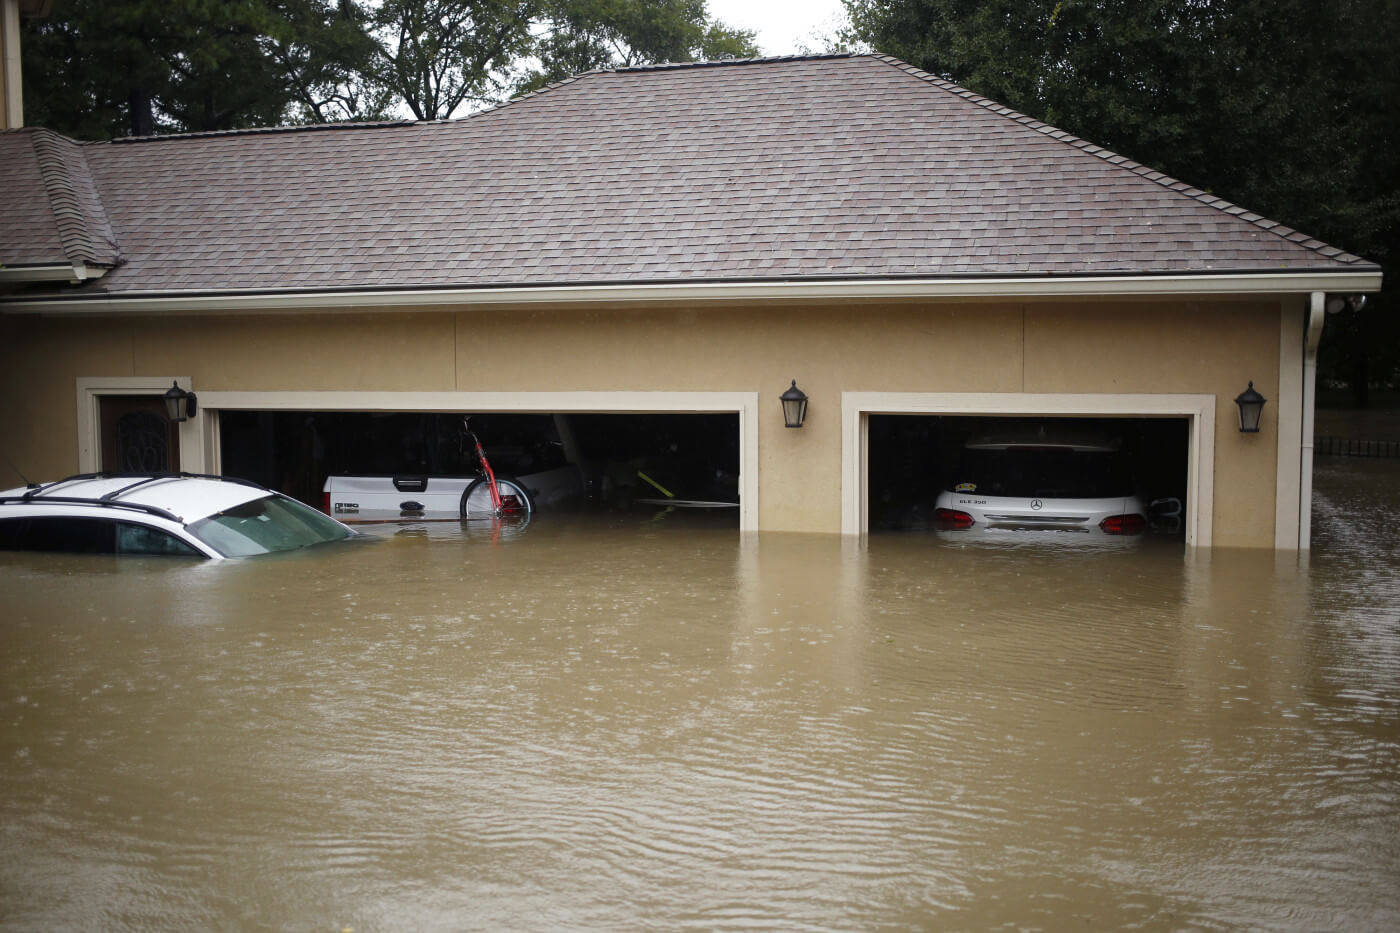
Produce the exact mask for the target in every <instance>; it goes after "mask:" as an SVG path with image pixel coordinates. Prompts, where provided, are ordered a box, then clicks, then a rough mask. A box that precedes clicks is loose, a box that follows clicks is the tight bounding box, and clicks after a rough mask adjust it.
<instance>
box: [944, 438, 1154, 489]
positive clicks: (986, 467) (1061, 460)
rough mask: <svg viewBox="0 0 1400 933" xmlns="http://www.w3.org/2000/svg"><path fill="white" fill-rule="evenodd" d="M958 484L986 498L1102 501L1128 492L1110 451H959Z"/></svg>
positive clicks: (1120, 464)
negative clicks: (1012, 497)
mask: <svg viewBox="0 0 1400 933" xmlns="http://www.w3.org/2000/svg"><path fill="white" fill-rule="evenodd" d="M957 482H958V485H959V486H961V485H963V484H975V488H976V491H977V492H978V493H980V494H982V495H987V496H1026V497H1030V498H1039V499H1101V498H1108V497H1111V496H1127V495H1130V494H1131V489H1132V482H1131V479H1130V477H1129V475H1128V470H1127V469H1126V464H1125V461H1124V458H1123V457H1122V456H1120V455H1119V454H1118V453H1116V452H1114V451H1107V450H1073V449H1071V448H1068V447H1007V448H1004V449H1001V450H986V449H976V448H974V449H968V450H964V451H963V457H962V466H961V468H960V470H959V473H958V477H957Z"/></svg>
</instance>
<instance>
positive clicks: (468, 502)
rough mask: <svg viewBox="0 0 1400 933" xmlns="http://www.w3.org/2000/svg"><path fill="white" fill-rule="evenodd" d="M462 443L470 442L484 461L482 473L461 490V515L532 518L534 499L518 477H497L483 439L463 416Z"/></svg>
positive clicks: (526, 519)
mask: <svg viewBox="0 0 1400 933" xmlns="http://www.w3.org/2000/svg"><path fill="white" fill-rule="evenodd" d="M462 434H463V442H464V443H465V442H466V441H467V440H470V441H471V444H472V446H473V448H474V449H475V453H476V459H477V462H479V463H480V464H481V472H482V476H481V477H480V478H478V479H476V480H473V481H472V482H471V483H469V484H468V485H467V488H466V489H465V490H463V492H462V501H461V515H462V518H481V517H487V516H489V517H491V518H509V519H512V520H515V521H529V519H530V516H531V515H533V514H534V512H535V503H534V500H533V499H531V498H530V493H529V491H528V490H526V488H525V487H524V486H523V485H521V483H520V482H519V481H518V480H513V479H509V478H507V477H504V476H501V477H498V476H496V471H495V470H493V469H491V461H490V460H488V459H486V451H485V450H484V449H482V446H481V439H480V438H478V437H477V436H476V432H474V431H472V429H471V419H470V418H466V417H464V418H463V419H462Z"/></svg>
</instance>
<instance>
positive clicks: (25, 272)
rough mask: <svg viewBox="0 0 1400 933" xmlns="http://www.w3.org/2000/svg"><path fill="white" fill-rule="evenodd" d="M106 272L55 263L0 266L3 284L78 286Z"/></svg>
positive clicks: (97, 268)
mask: <svg viewBox="0 0 1400 933" xmlns="http://www.w3.org/2000/svg"><path fill="white" fill-rule="evenodd" d="M106 272H107V270H106V269H103V268H101V267H99V266H89V265H86V264H84V263H76V264H73V263H55V264H53V265H49V266H0V283H3V282H71V283H73V284H74V285H79V284H81V283H82V282H85V281H87V280H88V279H100V278H102V276H103V275H105V274H106Z"/></svg>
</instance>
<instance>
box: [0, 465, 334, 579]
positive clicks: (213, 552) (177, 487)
mask: <svg viewBox="0 0 1400 933" xmlns="http://www.w3.org/2000/svg"><path fill="white" fill-rule="evenodd" d="M354 534H355V533H354V532H353V531H351V530H350V529H349V528H348V527H346V526H345V525H342V524H341V523H340V522H338V521H336V520H335V519H333V518H330V517H328V516H326V515H323V514H321V513H320V512H318V511H316V510H315V509H313V508H311V507H310V506H308V505H304V504H303V503H301V502H298V501H296V500H295V499H291V498H288V497H287V496H284V495H282V494H281V493H279V492H274V491H273V490H271V489H268V488H266V487H264V486H259V485H258V484H256V483H251V482H248V481H246V480H241V479H235V478H233V477H228V476H202V475H195V474H190V473H89V474H84V475H82V476H71V477H69V478H68V479H63V480H59V481H57V482H54V483H46V484H43V485H33V486H27V487H20V488H18V489H8V490H5V491H4V492H0V551H51V552H67V553H76V554H144V555H165V556H179V557H202V558H210V559H216V560H217V559H222V558H226V557H252V556H254V555H257V554H267V553H271V552H273V551H290V550H295V549H297V548H303V547H308V546H310V545H313V544H324V543H326V542H329V541H340V540H342V539H344V538H348V537H350V536H352V535H354Z"/></svg>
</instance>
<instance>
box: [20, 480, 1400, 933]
mask: <svg viewBox="0 0 1400 933" xmlns="http://www.w3.org/2000/svg"><path fill="white" fill-rule="evenodd" d="M1397 480H1400V471H1398V470H1396V469H1395V467H1394V465H1391V466H1390V469H1389V472H1386V469H1385V468H1384V467H1376V466H1375V465H1373V464H1368V465H1365V466H1364V467H1358V468H1353V467H1352V466H1351V465H1330V464H1325V463H1322V462H1321V461H1320V463H1319V471H1318V477H1317V482H1318V489H1319V503H1318V517H1317V529H1316V530H1317V535H1318V551H1317V553H1316V554H1315V555H1314V557H1313V559H1312V561H1311V563H1310V565H1309V566H1306V567H1303V568H1300V567H1299V565H1298V563H1297V562H1296V561H1279V560H1275V559H1274V557H1273V556H1272V555H1270V554H1254V553H1244V552H1229V551H1215V552H1212V553H1209V554H1200V555H1196V556H1193V557H1183V554H1182V552H1181V550H1180V548H1179V547H1170V546H1165V545H1164V546H1157V545H1156V544H1154V543H1153V542H1144V544H1145V545H1146V546H1144V547H1140V548H1138V549H1136V550H1135V551H1132V552H1129V553H1113V552H1099V551H1095V552H1088V553H1066V552H1064V551H1057V550H1047V549H1031V550H1026V549H996V548H993V549H988V548H963V547H958V546H950V545H949V544H947V543H943V542H940V541H939V540H937V539H936V538H933V537H929V536H890V537H873V538H871V539H870V540H868V541H867V542H864V543H852V542H846V541H842V540H840V539H836V538H829V537H823V536H769V535H759V536H741V535H739V534H738V533H737V532H735V531H733V530H732V529H731V528H727V527H714V526H713V524H711V523H706V522H705V521H704V520H702V519H697V518H694V517H686V516H674V515H673V516H667V517H665V518H663V520H661V521H660V522H652V521H650V518H652V517H653V516H646V517H644V518H629V517H626V516H613V517H609V518H607V519H606V520H593V521H588V520H583V519H570V520H562V519H560V520H554V521H552V520H550V517H549V516H544V517H537V519H536V520H535V521H534V522H533V523H532V524H531V525H530V526H529V527H528V528H527V529H524V530H523V534H518V535H516V536H514V537H508V536H504V535H502V536H493V535H492V534H490V533H489V530H488V533H486V534H484V535H478V534H476V533H474V529H473V528H471V527H468V528H463V527H462V526H461V525H460V524H458V523H453V525H454V527H456V529H457V530H456V531H455V532H454V531H451V530H432V529H412V528H410V529H398V530H396V531H394V532H389V531H387V530H384V531H383V532H382V533H379V534H377V535H376V536H375V537H374V539H373V540H369V541H361V542H356V543H353V544H347V546H346V547H343V548H339V549H332V550H329V551H324V552H307V553H305V554H294V555H286V556H280V557H276V558H272V559H263V560H256V561H244V562H230V563H225V564H194V563H189V562H184V561H161V560H157V559H145V560H141V559H136V560H129V559H122V560H117V561H112V560H110V559H109V560H106V561H95V560H93V559H90V558H77V557H71V558H69V557H54V556H46V557H43V558H39V557H24V556H17V555H7V556H4V557H0V597H3V599H4V605H5V610H4V619H3V623H2V624H0V633H3V637H4V639H5V651H4V652H3V657H0V724H2V725H3V727H4V732H3V738H0V788H3V793H0V806H3V813H4V822H3V827H4V832H3V833H2V834H0V877H3V879H4V880H3V884H2V885H0V927H3V928H7V929H54V928H82V929H123V928H132V929H151V928H159V929H177V928H178V929H184V928H192V927H195V926H212V927H214V928H221V929H327V930H331V929H336V930H338V929H342V928H344V927H352V928H354V929H355V930H359V931H365V930H381V929H382V930H399V929H421V930H459V929H491V930H497V929H515V930H545V929H549V930H553V929H561V928H562V929H608V930H617V929H631V928H639V927H646V928H664V929H683V928H694V929H704V930H715V929H755V928H777V929H783V930H805V929H811V930H819V929H820V930H830V929H839V930H850V929H876V928H891V927H894V928H933V929H995V928H1001V927H1006V928H1018V929H1026V928H1029V929H1051V930H1055V929H1083V928H1091V929H1134V928H1138V929H1180V928H1189V929H1251V930H1256V929H1265V930H1268V929H1277V930H1298V929H1348V930H1364V929H1377V930H1379V929H1389V928H1393V927H1394V926H1395V925H1396V923H1397V922H1400V909H1397V903H1400V897H1397V895H1400V884H1397V881H1396V879H1397V878H1400V847H1398V846H1397V845H1396V842H1395V840H1396V838H1397V834H1396V830H1397V829H1400V825H1397V824H1400V793H1397V791H1400V786H1397V785H1400V778H1397V775H1400V767H1397V765H1400V760H1397V759H1398V758H1400V755H1398V754H1397V749H1400V612H1398V611H1397V609H1396V608H1395V607H1396V606H1397V605H1400V599H1397V598H1396V597H1397V595H1400V559H1397V556H1396V555H1397V552H1398V551H1400V549H1397V547H1396V544H1397V543H1398V542H1397V539H1396V532H1395V531H1394V530H1393V528H1394V524H1395V523H1394V518H1395V517H1396V516H1397V515H1400V501H1397V493H1396V492H1395V490H1397V489H1400V482H1397ZM1378 501H1379V502H1381V504H1382V508H1384V509H1388V510H1389V511H1388V517H1377V516H1376V515H1375V514H1374V513H1373V512H1372V509H1373V507H1374V504H1375V503H1376V502H1378ZM517 531H518V529H517Z"/></svg>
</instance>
